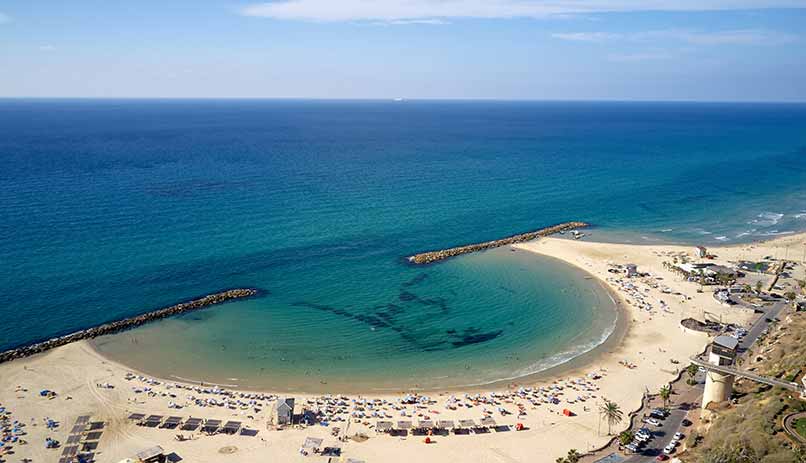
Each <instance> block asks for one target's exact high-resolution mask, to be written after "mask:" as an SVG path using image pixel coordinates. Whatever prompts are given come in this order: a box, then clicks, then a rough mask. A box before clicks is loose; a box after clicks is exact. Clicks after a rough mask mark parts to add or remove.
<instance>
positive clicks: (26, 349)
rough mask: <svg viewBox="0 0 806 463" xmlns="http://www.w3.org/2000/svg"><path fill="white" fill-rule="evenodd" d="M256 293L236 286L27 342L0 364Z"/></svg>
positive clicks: (0, 359) (5, 354) (4, 354)
mask: <svg viewBox="0 0 806 463" xmlns="http://www.w3.org/2000/svg"><path fill="white" fill-rule="evenodd" d="M257 294H258V290H257V289H253V288H237V289H229V290H226V291H221V292H218V293H214V294H208V295H207V296H204V297H200V298H198V299H193V300H190V301H187V302H182V303H179V304H176V305H172V306H170V307H164V308H162V309H157V310H154V311H151V312H147V313H144V314H142V315H137V316H134V317H129V318H124V319H122V320H117V321H113V322H109V323H104V324H103V325H99V326H95V327H92V328H87V329H84V330H81V331H76V332H75V333H71V334H68V335H66V336H60V337H57V338H52V339H48V340H47V341H43V342H37V343H34V344H29V345H27V346H22V347H17V348H16V349H11V350H7V351H5V352H2V353H0V363H3V362H8V361H10V360H14V359H19V358H23V357H28V356H30V355H34V354H38V353H41V352H45V351H47V350H50V349H53V348H56V347H59V346H63V345H65V344H69V343H71V342H76V341H81V340H83V339H91V338H95V337H98V336H103V335H106V334H113V333H117V332H120V331H124V330H127V329H130V328H134V327H136V326H140V325H144V324H146V323H149V322H152V321H154V320H159V319H162V318H166V317H172V316H174V315H180V314H183V313H187V312H192V311H194V310H199V309H203V308H205V307H209V306H211V305H216V304H223V303H224V302H228V301H232V300H235V299H243V298H247V297H252V296H255V295H257Z"/></svg>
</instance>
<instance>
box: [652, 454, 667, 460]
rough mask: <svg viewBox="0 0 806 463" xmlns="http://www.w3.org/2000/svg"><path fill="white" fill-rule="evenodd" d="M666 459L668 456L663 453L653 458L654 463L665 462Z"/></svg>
mask: <svg viewBox="0 0 806 463" xmlns="http://www.w3.org/2000/svg"><path fill="white" fill-rule="evenodd" d="M668 459H669V455H665V454H663V453H661V454H660V455H658V456H657V457H655V461H666V460H668Z"/></svg>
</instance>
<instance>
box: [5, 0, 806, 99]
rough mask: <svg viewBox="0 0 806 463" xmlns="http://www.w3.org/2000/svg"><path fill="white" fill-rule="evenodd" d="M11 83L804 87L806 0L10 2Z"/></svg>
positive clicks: (571, 89)
mask: <svg viewBox="0 0 806 463" xmlns="http://www.w3.org/2000/svg"><path fill="white" fill-rule="evenodd" d="M0 97H94V98H99V97H100V98H119V97H125V98H150V97H158V98H198V97H203V98H340V99H352V98H381V99H386V98H396V97H402V98H410V99H417V98H428V99H443V98H444V99H454V98H456V99H476V98H485V99H508V100H509V99H515V100H519V99H529V100H532V99H535V100H697V101H806V0H698V1H694V0H274V1H268V2H267V1H265V0H264V1H263V2H261V1H260V0H257V1H254V2H252V1H250V0H244V1H226V0H172V1H170V2H166V1H152V0H138V1H136V2H110V1H108V0H72V1H67V0H57V1H50V2H46V1H37V0H0Z"/></svg>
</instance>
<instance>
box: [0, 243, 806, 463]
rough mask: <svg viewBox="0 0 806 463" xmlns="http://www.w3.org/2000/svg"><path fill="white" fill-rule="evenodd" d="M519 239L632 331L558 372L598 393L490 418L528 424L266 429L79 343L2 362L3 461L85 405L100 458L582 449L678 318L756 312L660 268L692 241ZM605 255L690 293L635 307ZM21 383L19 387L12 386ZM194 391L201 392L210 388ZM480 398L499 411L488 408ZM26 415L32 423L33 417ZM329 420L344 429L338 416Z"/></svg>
mask: <svg viewBox="0 0 806 463" xmlns="http://www.w3.org/2000/svg"><path fill="white" fill-rule="evenodd" d="M804 245H806V234H803V235H790V236H787V237H784V238H780V239H777V240H775V241H770V242H766V243H757V244H751V245H743V246H736V247H722V248H714V249H712V250H711V251H712V252H714V253H716V254H717V255H718V258H717V262H727V261H734V260H738V259H740V258H741V259H760V258H762V257H763V256H767V255H773V256H775V257H778V258H783V257H784V255H785V253H787V252H788V253H790V255H789V258H791V259H797V258H798V257H799V255H798V254H799V253H801V252H803V249H804V248H803V246H804ZM787 247H789V248H790V250H789V251H787V250H786V248H787ZM516 248H517V249H520V250H528V251H533V252H537V253H541V254H545V255H548V256H551V257H554V258H558V259H561V260H563V261H565V262H568V263H570V264H572V265H576V266H578V267H580V268H582V269H584V270H586V271H588V272H590V273H591V274H592V275H593V276H595V277H596V278H599V279H600V280H602V281H604V282H605V283H606V284H607V285H609V286H610V287H611V288H613V289H614V292H615V293H616V294H619V297H620V298H621V302H622V305H623V306H624V308H625V309H624V312H623V314H626V316H627V318H628V330H627V333H626V334H625V335H624V337H623V339H621V342H619V343H617V345H615V346H611V347H608V348H607V349H606V350H605V351H604V352H602V353H601V354H599V355H596V356H593V357H592V358H591V359H590V361H591V363H590V364H588V365H587V366H584V367H583V366H580V367H576V368H573V369H572V370H570V371H569V370H568V369H566V370H565V371H562V373H561V375H562V377H563V378H579V377H582V376H584V375H585V374H587V373H589V372H592V371H601V372H603V377H602V378H601V379H600V380H598V381H595V384H596V387H597V388H598V390H597V391H595V392H593V394H594V395H595V397H594V398H592V399H589V400H587V401H586V402H584V403H575V404H568V403H566V402H565V398H566V397H569V396H572V394H573V395H576V394H577V392H573V393H572V392H571V391H569V390H568V389H567V388H566V390H565V392H566V394H565V396H564V397H563V402H562V403H561V404H560V405H546V404H541V405H539V406H533V405H532V404H530V403H528V402H526V401H524V400H521V399H515V400H514V401H512V402H508V401H504V402H503V403H502V405H503V406H504V407H505V408H507V409H508V410H510V411H514V412H517V409H516V406H515V405H516V404H517V403H521V404H524V405H525V408H526V411H527V413H528V415H527V416H525V417H521V418H518V417H516V416H515V415H509V416H505V417H504V416H501V415H499V414H498V413H495V418H496V420H497V421H498V422H499V423H505V424H515V423H517V422H521V423H524V424H525V425H526V426H527V427H528V428H529V429H528V430H526V431H523V432H515V431H510V432H502V433H496V432H491V433H489V434H486V435H475V434H471V435H468V436H454V435H450V436H448V437H436V438H435V440H436V443H435V444H432V445H426V444H424V443H423V439H422V437H412V436H409V437H408V438H406V439H400V438H394V437H390V436H377V435H376V434H375V433H374V431H372V430H371V429H368V428H366V427H365V426H364V425H361V424H351V426H350V434H352V433H354V432H356V431H362V430H363V431H365V432H366V433H367V435H369V436H370V439H369V440H368V441H366V442H363V443H357V442H352V441H350V442H347V443H337V442H336V440H335V439H334V438H332V437H330V434H329V431H330V429H329V428H326V427H322V426H314V427H311V428H308V429H288V430H284V431H270V430H267V426H266V420H267V417H268V410H269V408H268V407H266V408H265V409H264V410H262V411H261V412H259V413H253V412H252V411H249V412H246V411H244V412H241V411H240V410H237V411H236V410H228V409H226V408H224V407H204V408H202V407H199V406H197V405H193V404H189V401H188V400H187V396H188V395H190V394H191V392H189V391H185V390H176V389H172V390H171V391H172V392H175V393H176V394H177V398H174V399H171V398H167V397H160V396H156V397H148V396H146V395H145V394H136V393H134V392H133V390H132V388H133V386H140V387H142V386H143V385H144V384H143V383H141V382H139V381H137V380H134V381H128V380H126V379H124V375H125V374H126V373H127V372H130V371H131V369H129V368H127V367H125V366H123V365H119V364H116V363H114V362H110V361H108V360H106V359H104V358H102V357H101V356H100V355H99V354H97V352H95V351H94V350H93V349H92V348H91V347H90V345H89V344H87V343H85V342H81V343H76V344H72V345H67V346H64V347H61V348H58V349H56V350H53V351H51V352H49V353H46V354H43V355H39V356H36V357H32V358H29V359H25V360H20V361H15V362H10V363H6V364H3V365H0V406H5V407H7V408H8V409H9V410H11V411H12V412H13V418H14V419H17V420H20V421H22V422H25V423H29V425H28V427H27V428H26V429H27V431H28V433H29V434H28V435H27V436H25V438H26V439H27V440H28V442H29V443H28V444H27V445H22V446H19V445H18V446H15V453H14V454H13V455H8V456H6V458H7V460H8V461H9V462H18V461H21V460H22V459H23V458H26V457H27V458H32V460H33V462H34V463H38V462H50V461H56V460H58V456H59V455H60V454H61V449H59V450H46V449H45V448H44V445H43V443H44V438H45V436H52V437H55V438H56V439H58V440H60V441H61V442H62V444H64V443H65V441H66V440H67V435H68V433H69V432H70V430H71V428H72V425H73V422H74V421H75V419H76V417H77V416H79V415H82V414H91V415H93V420H97V419H101V420H105V421H108V422H109V424H108V427H107V429H106V430H105V432H104V435H103V437H102V439H101V441H100V446H99V451H100V452H99V453H98V454H97V455H96V461H98V462H100V463H106V462H112V463H114V462H117V461H119V460H121V459H123V458H126V457H130V456H132V455H133V454H134V453H135V452H137V451H139V450H142V449H143V448H146V447H149V446H152V445H155V444H158V445H162V446H163V447H164V448H165V449H166V450H167V451H168V452H172V451H173V452H176V453H177V454H178V455H180V456H181V457H182V458H183V459H184V461H187V462H193V463H196V462H199V463H203V462H266V461H282V462H294V461H300V462H302V461H326V459H325V458H323V457H318V456H316V457H315V456H309V457H303V456H301V455H299V454H298V453H297V451H298V449H299V446H300V444H301V443H302V441H303V440H304V439H305V437H306V436H314V437H322V438H324V443H325V445H329V444H335V445H339V446H341V447H342V449H343V451H344V454H345V456H346V457H350V458H357V459H362V460H365V461H367V462H368V463H378V462H410V461H452V462H465V461H467V462H543V461H546V462H551V461H554V459H555V458H556V457H558V456H560V455H563V454H565V453H566V452H567V451H568V449H570V448H576V449H578V450H580V451H584V450H586V449H590V448H593V447H598V446H600V445H603V444H605V443H606V442H607V441H608V439H609V438H608V437H607V436H606V425H605V424H604V423H602V424H601V426H600V424H599V419H598V415H597V413H596V409H597V407H598V405H599V404H600V403H601V400H602V398H607V399H609V400H612V401H615V402H616V403H618V404H619V405H620V406H621V408H622V409H623V410H624V411H625V415H626V412H627V411H630V410H633V409H635V408H637V407H638V406H639V404H640V400H641V395H642V394H643V392H644V391H645V390H647V389H648V390H649V391H651V392H656V391H657V390H658V389H659V388H660V387H661V386H662V385H663V384H665V383H667V382H668V381H670V380H671V379H673V378H674V376H675V374H676V371H675V369H676V368H678V367H685V365H686V364H687V362H686V359H687V358H688V357H689V356H691V355H693V354H695V353H697V352H699V351H701V350H702V349H703V348H704V346H705V344H706V342H707V337H706V336H705V335H703V334H700V333H686V332H684V330H683V329H682V328H681V327H680V325H679V321H680V320H681V319H682V318H686V317H689V316H693V317H695V318H699V319H701V318H702V315H703V311H707V312H709V313H711V314H713V315H714V316H716V317H719V316H722V318H723V321H735V322H739V323H748V322H750V321H751V319H752V318H753V315H752V314H750V313H748V312H747V311H744V310H742V309H736V308H729V307H726V306H722V305H720V304H718V303H717V302H716V301H715V300H714V299H713V297H712V295H711V293H710V291H709V290H708V289H707V288H706V292H705V293H697V292H696V290H697V288H698V285H696V284H694V283H688V282H683V281H681V280H680V278H679V277H677V276H675V275H672V274H671V273H669V272H667V271H665V270H664V269H663V266H662V262H663V261H664V260H669V258H668V257H667V256H664V255H662V254H663V253H686V254H688V255H689V256H690V257H692V258H693V254H694V249H693V248H692V247H689V246H658V245H646V246H638V245H623V244H603V243H592V242H583V241H572V240H566V239H559V238H547V239H541V240H539V241H535V242H531V243H524V244H519V245H517V246H516ZM608 263H615V264H625V263H635V264H637V265H638V267H639V270H640V271H642V272H650V273H651V274H652V275H654V276H659V277H661V278H662V280H661V281H660V283H661V285H665V286H668V287H669V288H670V289H671V290H672V291H679V292H680V293H683V294H685V295H686V296H685V297H684V296H672V295H670V294H663V293H661V292H660V290H659V289H650V290H649V291H648V292H644V291H643V288H648V285H647V284H644V283H637V285H638V286H639V287H640V288H641V292H642V293H644V294H645V300H647V301H651V302H653V305H654V306H655V308H654V310H653V312H652V313H649V312H647V311H645V310H642V309H638V308H637V307H636V306H635V305H632V304H630V303H628V301H630V297H627V296H625V295H624V293H623V291H622V290H621V289H620V288H619V287H618V285H617V284H615V283H614V282H612V281H608V280H609V279H610V280H612V277H614V275H613V274H611V273H608V272H607V269H608ZM689 297H690V299H688V298H689ZM657 300H663V301H665V302H666V303H667V304H668V310H669V311H670V312H665V311H662V310H660V307H659V305H658V302H657ZM671 359H676V360H678V361H680V364H679V365H675V364H673V363H672V362H671V361H670V360H671ZM622 360H626V361H627V362H630V363H633V364H635V365H636V366H637V367H636V368H634V369H628V368H626V367H624V366H622V365H620V364H619V362H620V361H622ZM555 379H556V378H546V377H542V378H540V379H534V378H530V379H525V380H523V381H522V384H528V385H530V386H531V385H547V384H552V382H553V381H554V380H555ZM98 383H110V384H112V385H114V389H104V388H98V387H96V384H98ZM18 386H21V387H22V388H24V389H27V391H20V390H18V389H17V387H18ZM40 389H52V390H54V391H56V392H58V394H59V395H58V396H57V397H56V398H54V399H50V400H49V399H46V398H42V397H39V395H38V391H39V390H40ZM153 389H154V390H155V391H158V392H162V391H167V390H168V389H166V386H165V385H164V384H163V385H160V386H154V387H153ZM473 392H476V391H473ZM192 394H193V395H195V396H197V397H210V396H206V395H203V394H197V393H192ZM450 394H457V393H456V392H455V391H454V392H450V393H443V394H435V393H431V394H429V395H430V396H431V397H432V398H435V399H436V400H437V401H438V403H437V404H434V405H431V406H429V407H427V409H426V410H424V411H425V412H426V413H427V414H428V415H429V416H430V417H431V418H432V419H434V420H438V419H451V420H454V421H457V420H459V419H462V418H471V419H475V420H478V419H479V418H480V417H481V416H482V412H481V408H482V407H480V406H479V407H474V408H472V409H469V410H468V409H464V408H459V410H458V411H455V412H454V411H449V410H446V409H445V407H444V403H445V399H446V398H447V397H448V395H450ZM457 395H459V394H457ZM68 397H69V398H68ZM376 397H377V398H386V399H388V400H394V399H396V398H398V397H400V396H399V395H388V396H386V397H383V396H373V398H376ZM305 398H306V396H304V395H298V396H297V400H298V402H299V401H301V400H304V399H305ZM171 400H173V401H175V402H177V403H180V404H187V405H186V406H185V407H184V408H182V409H181V410H175V409H170V408H169V407H168V403H169V402H170V401H171ZM411 408H412V407H409V409H411ZM488 408H489V409H490V410H495V408H496V407H495V406H490V407H488ZM563 408H569V409H571V410H573V411H574V412H575V413H576V414H577V416H574V417H564V416H562V415H561V414H560V411H561V410H562V409H563ZM584 408H587V409H588V411H585V410H584ZM430 410H437V411H439V412H440V413H439V414H435V413H432V412H430ZM135 411H140V412H143V413H146V414H152V413H154V414H160V415H165V416H168V415H177V416H183V417H187V416H196V417H205V418H217V419H222V420H227V419H236V420H239V421H243V422H244V423H245V424H246V425H248V426H250V427H251V428H253V429H257V430H259V433H258V435H257V436H256V437H246V436H225V435H217V436H212V437H210V436H203V435H200V434H199V433H198V432H197V433H196V435H197V436H199V437H198V438H197V439H195V440H192V441H189V442H177V441H176V440H174V435H175V434H177V433H178V432H181V431H170V430H164V429H150V428H144V427H139V426H135V425H133V424H130V423H128V422H127V421H126V417H127V416H128V414H129V413H131V412H135ZM246 415H254V419H251V418H247V417H246ZM394 415H395V416H394V417H393V418H391V421H395V422H396V421H397V420H399V419H401V418H399V417H398V416H397V413H394ZM46 416H47V417H50V418H53V419H56V420H58V421H60V422H61V427H60V428H59V429H58V430H57V431H55V432H48V431H46V429H45V427H44V425H43V422H42V420H43V418H44V417H46ZM407 419H411V418H407ZM414 419H415V420H416V418H414ZM32 420H33V423H35V424H36V426H32V425H31V423H32ZM371 421H372V422H374V421H375V420H371ZM335 425H337V426H340V427H342V429H344V427H345V425H346V423H335ZM624 426H626V422H625V423H623V424H622V425H621V426H618V427H617V428H618V429H616V427H614V429H613V433H614V434H615V433H616V432H617V431H619V430H620V429H621V428H622V427H624ZM183 434H185V435H188V434H190V433H188V432H184V433H183ZM224 446H235V447H237V451H235V453H232V454H226V455H225V454H221V453H219V452H218V451H219V449H220V448H222V447H224ZM334 461H335V460H334Z"/></svg>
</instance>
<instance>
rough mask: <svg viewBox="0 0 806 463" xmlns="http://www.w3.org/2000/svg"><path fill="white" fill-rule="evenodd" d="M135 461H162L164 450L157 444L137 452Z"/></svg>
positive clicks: (163, 460)
mask: <svg viewBox="0 0 806 463" xmlns="http://www.w3.org/2000/svg"><path fill="white" fill-rule="evenodd" d="M137 461H140V462H142V463H164V462H165V451H164V450H163V449H162V447H160V446H159V445H155V446H154V447H151V448H147V449H145V450H143V451H142V452H138V453H137Z"/></svg>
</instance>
